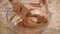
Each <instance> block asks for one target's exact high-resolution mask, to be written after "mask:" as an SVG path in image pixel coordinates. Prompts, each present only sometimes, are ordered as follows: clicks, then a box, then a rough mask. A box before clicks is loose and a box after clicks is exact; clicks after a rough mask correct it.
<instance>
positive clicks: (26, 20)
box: [10, 0, 48, 28]
mask: <svg viewBox="0 0 60 34" xmlns="http://www.w3.org/2000/svg"><path fill="white" fill-rule="evenodd" d="M10 1H11V0H10ZM11 4H12V5H13V11H14V12H15V13H16V15H19V16H20V17H21V19H22V21H21V22H19V23H18V24H17V26H18V27H19V28H35V27H38V26H39V27H40V24H41V23H43V24H45V23H47V22H48V19H46V18H45V17H46V16H41V15H38V14H35V15H32V14H31V12H30V11H31V10H30V9H27V8H26V7H25V6H24V5H23V4H21V3H19V2H17V3H15V2H13V1H12V2H11ZM32 17H33V18H37V22H34V21H33V20H32V19H30V18H32ZM12 19H13V18H12ZM12 19H11V20H12ZM41 26H43V25H41Z"/></svg>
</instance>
